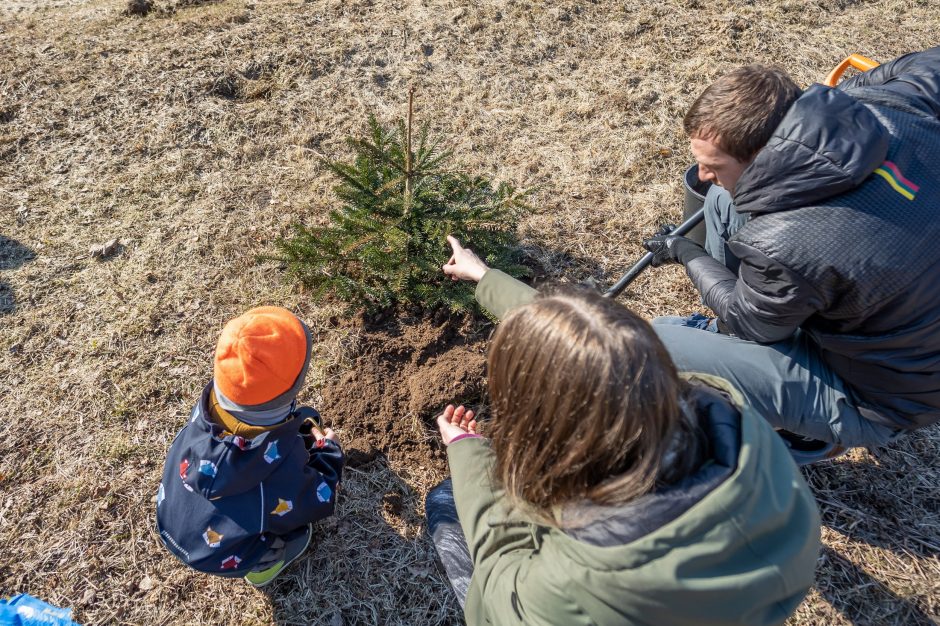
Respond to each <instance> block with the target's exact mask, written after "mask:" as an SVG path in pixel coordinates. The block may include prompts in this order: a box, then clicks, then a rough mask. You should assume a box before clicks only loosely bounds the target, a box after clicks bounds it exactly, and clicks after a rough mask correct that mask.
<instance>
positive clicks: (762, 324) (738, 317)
mask: <svg viewBox="0 0 940 626" xmlns="http://www.w3.org/2000/svg"><path fill="white" fill-rule="evenodd" d="M728 245H729V247H730V248H731V251H732V252H733V253H734V254H735V255H736V256H737V257H738V258H739V259H741V267H740V270H739V275H738V276H735V275H734V274H733V273H732V272H731V270H729V269H728V268H727V267H725V266H724V265H722V264H721V263H719V262H718V261H716V260H715V259H713V258H711V257H700V258H697V259H693V260H692V261H690V262H689V264H688V265H687V266H686V268H685V269H686V272H687V273H688V275H689V278H690V279H691V280H692V283H693V284H694V285H695V287H696V288H697V289H698V291H699V293H700V294H701V295H702V300H704V302H705V304H707V305H708V306H709V307H711V309H712V310H713V311H715V313H716V314H717V315H718V317H719V318H720V319H721V321H722V322H724V323H725V325H727V326H728V328H729V329H730V330H731V332H733V333H734V334H735V335H737V336H738V337H741V338H742V339H747V340H750V341H757V342H759V343H773V342H775V341H781V340H783V339H786V338H787V337H789V336H790V335H792V334H793V333H794V332H796V329H797V328H799V327H800V325H801V324H802V323H803V322H804V321H806V319H807V318H809V317H810V316H811V315H813V313H815V312H816V311H819V310H820V309H821V308H822V307H823V300H822V298H821V297H820V296H819V294H818V292H817V291H816V289H815V288H813V287H812V285H810V284H809V283H808V282H807V281H806V280H805V279H804V278H803V277H802V276H800V275H799V274H797V273H795V272H793V271H791V270H789V269H788V268H787V267H785V266H783V265H781V264H780V263H777V262H776V261H774V260H773V259H771V258H769V257H768V256H766V255H765V254H763V253H762V252H761V251H759V250H757V249H756V248H754V247H751V246H749V245H747V244H744V243H741V242H736V241H730V242H729V244H728Z"/></svg>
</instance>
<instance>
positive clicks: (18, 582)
mask: <svg viewBox="0 0 940 626" xmlns="http://www.w3.org/2000/svg"><path fill="white" fill-rule="evenodd" d="M154 4H155V5H156V6H157V9H158V10H154V11H151V12H150V13H148V14H147V15H145V16H137V15H126V14H125V13H124V10H125V8H126V2H122V1H119V0H47V1H44V2H34V1H32V0H29V1H27V0H5V2H2V3H0V38H2V40H3V46H2V52H0V206H2V210H0V234H2V235H4V236H5V237H7V238H9V240H13V241H14V242H15V243H17V244H19V245H21V246H24V247H26V248H28V249H29V250H30V251H32V253H33V254H32V257H31V259H30V260H28V261H26V262H24V263H22V264H10V263H7V261H6V260H4V261H3V265H0V281H2V285H0V291H2V292H0V296H2V298H0V304H2V305H3V306H2V310H0V416H2V417H0V545H2V546H3V549H2V550H0V593H2V594H9V593H14V592H20V591H24V592H29V593H32V594H34V595H37V596H40V597H43V598H44V599H46V600H48V601H50V602H53V603H55V604H58V605H65V606H70V607H74V608H76V609H77V617H78V618H79V620H80V621H82V622H83V623H128V624H175V623H192V624H237V623H281V624H307V623H317V624H329V625H331V626H332V625H335V624H344V623H345V624H373V623H400V624H451V623H459V620H460V614H459V611H458V609H457V606H456V603H455V601H454V599H453V597H452V595H451V594H450V592H449V591H448V589H447V586H446V583H445V580H444V578H443V576H442V574H441V572H440V570H439V569H438V568H437V567H436V566H435V565H434V564H433V560H432V551H431V546H430V545H429V543H428V541H427V540H426V539H425V538H424V536H423V534H422V533H423V530H422V525H421V524H422V521H421V514H420V512H421V509H422V500H423V496H424V494H425V493H426V492H427V490H428V489H429V488H430V487H431V486H433V484H434V483H435V481H437V480H439V479H441V478H442V477H443V473H442V472H440V471H439V470H436V469H432V470H428V469H420V468H415V467H409V466H407V465H406V464H403V463H401V462H397V461H394V460H393V461H391V462H390V463H389V464H387V465H386V464H377V465H373V466H368V467H366V468H363V469H360V470H354V471H350V472H349V474H348V475H347V480H346V484H345V492H344V495H343V499H342V504H341V506H340V508H339V511H338V516H337V518H336V519H335V520H333V521H330V522H327V523H325V524H321V525H320V527H319V529H318V543H317V544H316V547H314V548H313V549H312V551H311V553H310V556H309V557H307V558H306V559H304V560H302V561H301V562H300V564H299V565H298V566H296V567H294V568H292V569H291V570H290V572H289V575H287V576H286V577H285V579H284V580H283V582H279V583H278V584H276V585H275V586H274V587H273V590H272V591H270V592H269V594H264V593H261V592H256V591H253V590H250V589H247V588H246V586H245V585H244V583H242V582H239V581H223V580H218V579H211V578H208V577H206V576H202V575H199V574H195V573H193V572H190V571H188V570H187V569H186V568H185V567H183V566H181V565H180V564H179V563H177V562H176V561H174V560H173V558H172V557H171V556H169V555H168V554H167V553H166V552H165V551H164V550H162V549H161V548H160V547H159V545H158V543H157V539H156V537H155V535H154V532H153V502H152V497H153V494H154V493H155V491H156V485H157V481H158V479H159V476H160V469H161V465H162V461H163V456H164V453H165V450H166V449H167V447H168V446H169V443H170V441H171V439H172V437H173V435H174V434H175V432H176V431H177V430H178V429H179V428H180V427H181V425H182V424H183V422H184V420H185V417H186V415H187V413H188V410H189V408H190V403H191V402H192V401H193V400H194V399H195V398H196V396H197V393H198V390H199V388H200V387H201V385H202V384H203V383H204V382H205V381H206V380H207V379H208V377H209V375H210V363H211V361H210V357H211V350H212V346H213V343H214V341H215V338H216V336H217V333H218V332H219V330H220V328H221V326H222V324H223V322H224V320H226V319H228V318H231V317H232V316H234V315H236V314H238V313H239V312H241V311H243V310H245V309H247V308H248V307H251V306H254V305H258V304H261V303H269V304H277V305H284V306H289V307H292V308H293V309H295V310H297V311H299V312H300V313H301V315H303V317H304V319H306V320H308V321H309V322H310V323H311V324H312V325H313V326H314V327H315V328H317V334H318V337H319V343H318V346H317V352H316V355H315V356H316V360H315V363H314V368H313V372H312V376H311V384H309V385H308V389H307V391H306V393H305V399H307V400H312V401H316V400H317V393H318V389H319V388H321V387H322V386H323V385H326V384H329V382H330V381H331V380H335V377H336V376H338V372H339V371H340V369H341V367H342V365H343V363H344V359H345V358H346V357H345V356H344V354H345V351H346V350H347V347H348V345H349V344H350V343H351V342H352V343H355V341H356V336H355V334H352V335H350V334H348V331H341V330H338V329H336V328H334V327H332V326H328V325H326V324H325V320H327V319H328V318H329V316H331V315H334V314H335V313H336V310H329V309H327V308H315V307H314V306H313V305H312V304H311V303H310V302H308V301H307V300H306V298H305V297H304V294H303V293H301V292H297V291H294V290H292V289H291V288H289V287H287V286H285V284H284V283H282V282H281V281H280V280H279V277H278V273H277V272H276V271H274V268H272V267H268V266H263V267H258V266H256V265H255V263H254V258H255V257H256V255H257V254H259V253H262V252H267V251H269V250H270V243H271V241H272V240H273V239H274V238H275V237H276V236H278V235H280V234H282V233H283V232H284V229H285V227H286V224H288V223H289V222H290V221H291V220H292V219H294V218H301V219H305V220H307V221H310V222H315V221H317V220H320V219H322V218H323V216H324V215H325V212H326V210H327V209H328V208H329V207H330V206H331V204H330V203H331V196H330V193H329V187H330V185H331V181H330V178H329V176H328V174H327V173H326V172H325V171H324V170H323V169H322V168H321V166H320V165H318V160H317V157H318V155H321V154H328V155H332V156H337V155H340V154H341V153H342V150H344V147H343V143H342V140H343V138H344V137H345V136H347V135H349V134H354V133H357V132H359V131H360V130H361V129H362V128H363V124H364V121H365V119H366V115H367V113H368V112H375V113H376V114H377V115H378V116H379V118H380V119H384V120H392V119H396V118H398V117H400V116H401V114H402V112H403V105H404V103H403V102H402V98H401V94H402V93H405V92H406V90H407V86H408V85H410V84H416V85H418V86H419V92H418V93H419V97H418V99H417V101H416V107H418V108H419V109H420V110H421V115H422V119H429V120H432V124H433V125H434V127H435V129H436V130H438V131H440V132H441V133H442V134H444V135H445V136H448V137H450V138H451V141H450V143H451V145H452V146H453V148H454V149H455V152H456V154H457V156H458V157H459V158H460V160H461V161H462V162H464V163H467V164H468V166H469V167H470V168H471V170H472V171H476V172H481V173H488V174H491V175H493V176H495V177H496V178H497V179H503V180H508V181H511V182H512V183H514V184H516V185H517V186H519V187H520V188H527V187H537V188H538V191H537V193H536V195H535V196H534V197H533V199H532V201H533V204H534V205H535V206H536V207H538V213H537V214H536V215H535V216H533V217H532V218H531V219H530V220H528V222H527V223H526V224H525V226H524V231H523V235H524V237H525V240H526V244H527V245H528V246H529V247H530V249H532V250H533V256H535V257H536V258H537V259H538V260H539V261H541V262H542V263H544V267H543V268H542V271H543V273H544V274H547V275H549V276H551V277H558V276H562V275H564V276H566V277H568V278H570V279H581V278H584V277H587V276H594V277H595V278H597V279H598V280H601V281H607V280H610V279H611V278H613V277H615V276H616V275H618V274H619V272H621V271H623V270H624V269H625V268H626V267H628V266H629V264H630V263H631V262H632V261H633V260H634V258H635V257H636V256H637V255H639V254H640V252H641V249H640V247H639V241H640V239H641V237H642V235H643V234H645V233H648V232H650V231H652V230H655V227H656V226H657V225H658V223H659V222H660V221H662V220H666V219H669V220H673V221H674V220H676V218H677V217H678V216H679V206H680V173H681V172H682V170H683V169H684V168H685V167H686V166H687V165H688V163H689V162H690V158H691V157H690V155H689V152H688V149H687V146H686V143H685V141H684V139H683V138H682V136H681V134H680V129H679V120H680V119H681V117H682V114H683V112H684V111H685V109H686V108H687V107H688V105H689V104H690V103H691V102H692V100H693V98H694V97H695V95H696V94H697V93H698V92H699V91H700V90H701V89H702V88H703V87H704V86H705V85H706V84H707V83H708V82H709V81H710V80H711V79H713V78H714V77H715V76H717V75H718V74H720V73H721V72H723V71H725V70H726V69H728V68H730V67H733V66H735V65H738V64H742V63H748V62H754V61H756V62H765V63H766V62H777V63H780V64H782V65H784V66H785V67H787V68H789V69H790V70H791V72H792V73H793V75H794V76H795V77H796V79H797V80H798V82H801V83H804V84H805V83H807V82H810V81H812V80H816V79H819V78H821V77H823V76H824V75H825V73H826V72H827V71H828V70H829V69H830V67H831V66H832V65H833V64H834V63H835V62H837V61H838V60H839V59H841V58H842V57H844V56H845V55H846V54H848V53H850V52H860V53H862V54H865V55H866V56H870V57H873V58H877V59H888V58H891V57H893V56H895V55H898V54H901V53H904V52H908V51H911V50H916V49H920V48H924V47H927V46H929V45H933V44H935V43H936V33H937V32H940V12H937V11H936V6H935V3H934V2H932V0H868V1H865V2H856V1H850V0H810V1H803V0H799V1H798V0H773V1H768V2H730V1H726V0H714V1H710V2H704V1H702V0H682V1H675V0H666V1H664V2H652V3H651V2H645V1H642V2H641V1H639V0H628V1H626V2H617V3H610V2H599V3H598V2H592V1H588V0H583V1H572V0H562V1H561V2H551V3H548V2H529V1H524V0H499V1H493V2H485V3H482V4H481V3H475V4H474V6H473V7H467V6H463V4H458V3H456V2H453V1H450V0H443V1H438V0H415V1H409V2H405V3H401V2H391V1H388V0H369V1H365V0H361V1H360V0H353V1H345V0H342V1H341V0H312V1H306V2H301V1H299V0H264V1H255V2H248V1H246V0H223V1H219V2H169V1H166V2H155V3H154ZM113 239H118V240H119V242H120V244H121V248H120V249H118V251H117V252H116V253H115V254H112V255H111V256H109V257H106V258H101V259H96V258H92V257H91V256H89V254H88V251H89V249H91V248H92V247H93V246H100V245H103V244H105V243H106V242H108V241H111V240H113ZM8 245H13V244H9V243H4V246H5V247H6V246H8ZM27 256H29V255H27ZM0 259H6V257H5V256H4V255H2V254H0ZM628 298H629V302H630V303H631V304H632V305H633V306H634V307H635V308H636V309H637V310H638V311H640V312H641V313H642V314H643V315H646V316H650V315H655V314H663V313H673V312H677V311H678V312H689V311H691V310H693V309H695V308H696V307H697V306H698V305H697V303H696V299H695V297H694V294H693V292H692V291H691V289H690V288H689V286H688V284H687V280H686V279H685V278H684V276H683V275H682V273H681V271H680V270H678V269H661V270H654V271H651V272H649V273H648V274H647V275H646V276H644V277H643V278H642V279H641V280H640V281H639V282H637V283H636V284H635V285H634V286H633V287H632V288H631V292H630V294H628ZM344 333H347V334H344ZM327 417H329V416H327ZM937 435H938V430H937V428H933V429H929V430H927V431H924V432H922V433H919V434H917V435H915V436H913V437H909V438H907V439H906V440H904V441H902V442H900V443H898V444H896V445H895V446H892V448H891V449H890V450H889V451H886V452H883V453H880V454H879V455H878V456H873V455H871V454H868V453H866V452H864V451H860V452H855V453H853V454H852V455H850V456H849V457H848V458H847V459H846V460H844V461H840V462H836V463H833V464H832V465H829V466H827V467H821V468H817V469H811V470H808V471H807V472H806V476H807V478H808V479H809V480H810V482H811V484H812V485H813V488H814V489H815V491H816V494H817V496H818V499H819V502H820V506H821V509H822V513H823V519H824V521H825V523H826V530H825V535H824V539H825V543H826V551H825V552H824V555H823V558H822V559H821V560H820V564H819V571H818V584H817V588H816V590H815V591H814V592H813V593H812V594H811V596H810V597H809V599H808V600H807V601H806V602H805V603H804V604H803V605H802V606H801V608H800V609H799V612H798V613H797V615H796V617H794V618H793V619H792V621H791V623H792V624H800V625H803V624H925V623H928V621H929V620H930V619H931V618H930V616H936V615H938V614H940V587H938V585H940V583H938V581H940V562H938V556H937V554H938V546H940V497H938V487H940V472H938V466H937V463H936V459H937V458H938V456H940V445H938V444H937V441H936V440H937ZM396 494H397V495H396ZM386 495H388V498H391V499H392V500H395V498H396V497H397V498H398V500H397V502H399V505H396V506H391V507H390V506H388V501H389V500H388V499H387V498H386ZM383 501H384V502H385V504H383ZM934 619H935V617H934Z"/></svg>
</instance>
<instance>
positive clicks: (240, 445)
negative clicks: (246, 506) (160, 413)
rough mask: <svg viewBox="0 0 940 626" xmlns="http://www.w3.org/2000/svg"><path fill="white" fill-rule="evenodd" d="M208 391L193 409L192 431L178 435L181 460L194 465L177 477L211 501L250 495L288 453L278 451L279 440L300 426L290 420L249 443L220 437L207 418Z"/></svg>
mask: <svg viewBox="0 0 940 626" xmlns="http://www.w3.org/2000/svg"><path fill="white" fill-rule="evenodd" d="M211 387H212V386H211V384H210V385H208V386H207V387H206V389H205V390H204V391H203V393H202V397H201V398H200V399H199V403H198V404H197V405H196V406H195V408H194V409H193V412H192V416H191V419H190V421H191V422H192V423H191V424H190V426H191V427H194V428H189V429H186V431H183V433H182V434H181V435H182V436H183V437H185V440H184V441H182V442H180V444H181V445H182V447H183V448H184V449H185V450H184V453H183V455H182V458H183V459H187V460H188V459H194V461H193V465H191V466H187V467H185V468H184V467H180V477H181V478H182V479H183V483H184V485H186V487H187V488H188V489H191V490H192V491H194V492H195V493H199V494H202V495H203V496H204V497H205V498H207V499H210V500H214V499H216V498H221V497H229V496H233V495H237V494H240V493H244V492H246V491H250V490H252V489H254V488H255V487H257V486H258V484H259V483H261V482H262V481H264V480H266V479H267V478H268V477H269V476H270V475H271V474H273V473H274V472H275V471H276V470H277V469H278V468H279V467H280V466H281V464H282V463H283V462H284V460H285V459H286V458H287V455H288V452H289V450H285V449H279V448H285V447H286V445H285V443H284V441H280V443H279V440H286V439H287V436H289V435H296V434H297V432H298V430H299V428H300V424H299V423H298V422H297V420H295V419H293V418H290V419H288V420H287V421H286V422H283V423H281V424H278V425H277V426H275V427H274V428H272V429H271V430H268V431H266V432H264V433H262V434H260V435H258V436H256V437H253V438H252V439H250V440H246V439H245V438H244V437H239V436H236V435H232V434H227V435H224V432H225V431H224V430H223V428H222V427H221V426H219V425H218V424H216V423H215V422H214V421H213V420H212V417H211V415H210V414H209V409H208V407H209V391H210V389H211ZM206 434H208V435H209V436H206ZM223 435H224V436H223ZM184 463H186V461H184Z"/></svg>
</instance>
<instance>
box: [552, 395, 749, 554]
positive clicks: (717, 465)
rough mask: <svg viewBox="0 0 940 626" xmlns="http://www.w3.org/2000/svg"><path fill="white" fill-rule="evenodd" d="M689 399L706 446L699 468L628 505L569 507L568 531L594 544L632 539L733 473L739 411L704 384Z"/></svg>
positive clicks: (565, 519) (565, 526)
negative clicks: (703, 459) (706, 455)
mask: <svg viewBox="0 0 940 626" xmlns="http://www.w3.org/2000/svg"><path fill="white" fill-rule="evenodd" d="M691 401H692V403H693V405H694V410H695V414H696V416H697V417H698V422H699V426H700V427H701V429H702V430H703V431H704V433H705V437H706V438H707V440H708V449H709V454H708V458H707V459H706V460H705V461H704V462H703V464H702V465H701V466H700V467H699V468H698V470H697V471H695V472H694V473H692V474H691V475H690V476H687V477H686V478H684V479H683V480H681V481H680V482H678V483H676V484H673V485H669V486H666V487H663V488H660V489H657V490H656V491H654V492H653V493H650V494H647V495H645V496H642V497H640V498H637V499H636V500H634V501H632V502H629V503H627V504H623V505H619V506H601V505H595V504H591V503H583V504H581V505H578V506H571V507H567V508H566V509H565V510H563V511H562V528H563V529H564V532H565V533H566V534H567V535H568V536H570V537H573V538H574V539H577V540H578V541H583V542H585V543H589V544H592V545H596V546H618V545H624V544H627V543H630V542H632V541H635V540H637V539H639V538H640V537H642V536H644V535H648V534H650V533H652V532H655V531H656V530H657V529H659V528H661V527H662V526H664V525H665V524H667V523H669V522H670V521H672V520H674V519H676V518H677V517H679V516H680V515H682V514H683V513H685V512H686V511H688V510H689V509H690V508H692V507H693V506H694V505H695V504H697V503H698V502H700V501H701V500H702V499H703V498H705V497H706V496H708V494H709V493H711V492H712V491H713V490H714V489H715V488H716V487H718V486H719V485H721V484H722V483H723V482H724V481H725V480H726V479H727V478H728V477H729V476H731V474H732V473H733V472H734V470H735V469H736V468H737V466H738V454H739V451H740V447H741V414H740V413H739V412H738V410H737V409H736V408H735V407H734V406H733V405H732V404H731V403H730V402H729V401H728V400H727V399H726V398H725V397H724V396H723V395H722V394H721V393H720V392H719V391H716V390H714V389H711V388H709V387H706V386H704V385H698V384H696V385H694V387H693V393H692V397H691Z"/></svg>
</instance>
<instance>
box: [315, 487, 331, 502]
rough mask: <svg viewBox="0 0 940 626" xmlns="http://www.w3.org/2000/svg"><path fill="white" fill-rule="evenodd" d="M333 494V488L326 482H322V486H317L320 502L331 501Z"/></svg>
mask: <svg viewBox="0 0 940 626" xmlns="http://www.w3.org/2000/svg"><path fill="white" fill-rule="evenodd" d="M332 495H333V490H332V489H330V486H329V485H327V484H326V483H325V482H322V483H320V486H319V487H317V500H319V501H320V502H329V501H330V496H332Z"/></svg>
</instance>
